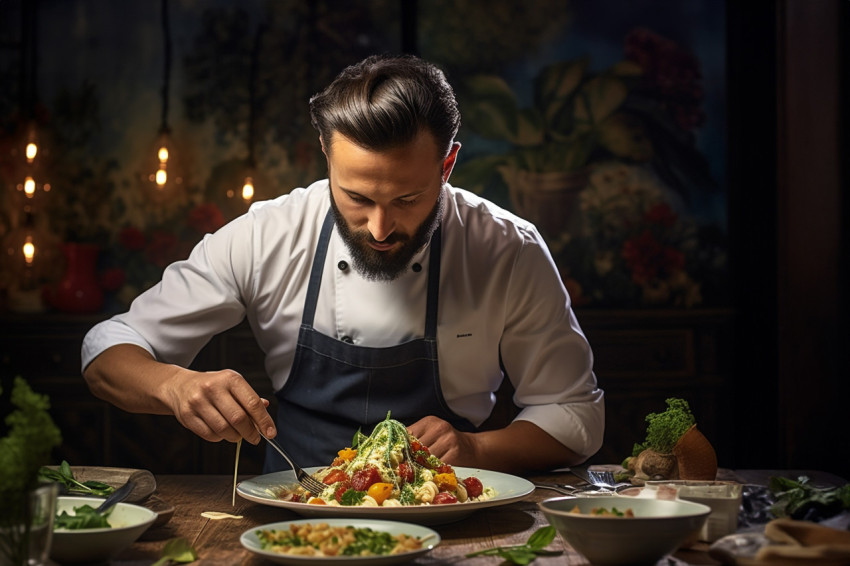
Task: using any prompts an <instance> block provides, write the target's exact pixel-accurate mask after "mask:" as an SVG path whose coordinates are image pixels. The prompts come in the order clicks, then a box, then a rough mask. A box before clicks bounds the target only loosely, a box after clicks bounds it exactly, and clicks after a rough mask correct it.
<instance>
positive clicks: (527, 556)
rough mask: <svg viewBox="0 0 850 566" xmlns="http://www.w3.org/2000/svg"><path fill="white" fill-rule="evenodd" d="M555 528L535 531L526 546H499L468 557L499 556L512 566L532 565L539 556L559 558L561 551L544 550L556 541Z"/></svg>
mask: <svg viewBox="0 0 850 566" xmlns="http://www.w3.org/2000/svg"><path fill="white" fill-rule="evenodd" d="M555 534H556V531H555V527H553V526H552V525H549V526H547V527H541V528H539V529H537V530H536V531H534V532H533V533H532V534H531V536H530V537H528V541H527V542H526V543H525V544H517V545H513V546H497V547H495V548H488V549H487V550H479V551H476V552H471V553H469V554H467V555H466V557H467V558H473V557H475V556H499V557H501V558H502V559H504V560H507V561H508V562H511V563H512V564H520V565H524V564H530V563H531V562H532V561H533V560H534V559H535V558H537V557H538V556H557V555H559V554H561V551H559V550H544V549H545V548H546V547H547V546H549V543H551V542H552V541H553V540H555Z"/></svg>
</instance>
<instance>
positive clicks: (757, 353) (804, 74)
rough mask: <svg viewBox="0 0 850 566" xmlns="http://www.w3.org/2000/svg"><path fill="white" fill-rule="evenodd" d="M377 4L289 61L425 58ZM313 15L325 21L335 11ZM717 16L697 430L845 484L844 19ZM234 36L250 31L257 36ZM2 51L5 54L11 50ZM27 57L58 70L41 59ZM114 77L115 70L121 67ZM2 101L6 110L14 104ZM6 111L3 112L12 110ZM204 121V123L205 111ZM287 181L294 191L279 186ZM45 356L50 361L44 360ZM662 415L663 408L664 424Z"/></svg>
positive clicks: (740, 458) (767, 7)
mask: <svg viewBox="0 0 850 566" xmlns="http://www.w3.org/2000/svg"><path fill="white" fill-rule="evenodd" d="M48 4H50V3H49V2H48ZM225 4H226V3H225ZM296 4H298V3H295V4H293V6H295V5H296ZM375 4H376V5H377V4H380V3H379V2H376V3H375ZM386 4H387V6H388V7H389V9H388V10H385V11H384V13H383V14H384V15H383V16H381V17H382V18H385V19H381V20H380V21H379V18H378V17H377V16H374V17H373V16H372V15H370V13H369V12H368V11H367V12H363V11H361V18H363V21H362V22H359V23H362V25H364V26H366V27H368V29H369V32H368V34H365V35H364V36H363V37H360V38H359V39H358V36H357V34H352V35H351V37H342V38H340V37H336V36H334V35H333V34H329V35H327V36H322V37H320V38H318V39H317V40H316V41H313V42H312V44H311V45H310V48H309V49H306V50H304V51H303V52H301V51H299V52H297V53H291V54H290V55H291V57H297V58H301V59H302V60H305V61H310V60H311V59H310V58H311V57H315V58H316V59H315V60H316V62H317V64H316V66H314V68H313V75H310V78H311V80H315V81H316V83H315V84H321V82H322V81H323V76H322V73H329V72H335V71H336V70H337V69H338V67H339V65H340V64H341V62H342V61H343V60H344V59H345V57H346V56H350V57H352V58H353V60H356V59H358V58H359V57H354V54H351V53H348V54H346V53H344V52H342V51H340V45H335V44H332V43H329V42H330V41H332V38H335V39H337V40H339V41H342V42H345V41H349V42H351V44H352V45H355V44H356V45H359V47H358V49H361V50H362V51H363V53H364V54H365V53H366V52H368V51H370V50H376V49H380V50H382V49H393V50H396V49H398V50H404V51H407V52H414V53H415V52H419V51H421V46H422V45H423V44H426V43H427V41H428V37H429V36H427V35H426V37H424V38H423V33H427V30H423V24H422V21H421V19H420V14H421V10H422V9H423V7H424V6H425V5H426V4H427V2H425V1H423V0H420V1H419V2H415V1H411V0H406V1H402V2H400V3H398V4H396V3H395V2H386ZM464 4H468V3H464ZM612 4H614V5H616V4H617V2H612ZM26 5H27V3H26V1H25V0H24V2H12V1H10V0H6V1H5V2H3V3H0V19H2V20H3V21H2V24H0V25H2V29H3V30H4V37H15V36H16V33H17V31H16V26H17V24H15V23H12V22H13V21H14V20H17V18H18V17H19V16H20V14H21V12H22V11H23V8H24V7H26ZM313 5H319V6H324V7H327V8H330V9H333V8H334V3H333V2H326V3H318V4H315V3H314V4H313ZM724 10H725V24H726V29H725V38H724V43H723V45H722V47H723V50H724V52H725V56H726V77H725V84H726V97H725V108H726V113H725V125H724V126H725V134H726V135H725V146H726V150H725V151H726V153H725V156H724V158H725V162H726V178H725V179H723V183H724V186H725V194H726V201H727V214H728V257H729V272H728V281H727V282H728V286H729V289H730V295H729V300H728V303H726V304H723V305H721V306H723V307H724V308H728V309H729V310H730V312H731V313H732V317H733V332H732V335H731V337H730V338H731V341H732V349H731V353H730V354H729V356H728V359H726V360H725V363H727V364H728V368H729V372H728V379H727V381H726V382H725V383H724V385H723V388H724V390H723V395H724V396H725V400H726V401H727V402H725V403H722V404H718V405H717V407H716V410H717V411H718V414H714V415H710V416H708V415H706V416H705V417H704V418H706V419H709V418H710V419H711V420H712V421H714V420H719V421H723V422H726V423H728V424H729V429H730V430H731V439H732V441H731V444H730V445H728V446H727V445H724V452H723V461H722V464H723V465H728V466H731V467H749V468H766V467H791V468H820V469H826V470H829V471H833V472H836V473H839V474H843V475H844V476H845V477H850V439H848V438H847V436H846V435H844V434H842V432H843V429H844V428H846V425H844V422H845V421H846V418H845V414H846V405H847V403H848V399H850V385H848V383H850V371H848V362H850V360H849V359H848V353H847V351H848V346H850V331H848V329H847V324H846V323H845V321H846V320H847V318H848V316H850V307H848V299H847V298H846V295H845V293H844V292H843V291H844V290H845V289H848V288H850V276H848V267H847V264H848V262H847V259H846V258H847V257H848V252H850V229H848V218H850V204H848V199H847V197H846V186H847V165H846V164H847V163H848V159H847V158H848V157H850V155H848V148H850V142H848V136H847V135H846V134H845V132H846V131H847V126H848V125H850V118H848V113H847V111H846V104H845V103H844V101H845V100H846V98H847V92H848V76H850V72H848V71H850V62H849V61H848V58H847V52H848V39H847V33H846V31H845V30H847V29H850V8H849V7H848V3H847V2H841V1H839V0H823V1H818V2H809V1H806V0H782V1H767V0H754V1H750V2H726V3H725V4H724ZM8 14H14V18H13V19H10V18H7V17H5V16H6V15H8ZM292 14H293V17H294V18H295V19H297V18H306V20H307V21H314V22H315V21H317V20H320V19H321V18H322V17H323V16H324V15H325V14H322V13H315V11H314V12H310V11H307V12H305V11H303V10H295V11H293V12H292ZM481 14H482V15H481V17H482V18H484V17H486V10H485V9H483V8H482V13H481ZM70 15H73V14H70ZM447 17H450V15H447ZM298 21H304V20H298ZM153 22H154V26H153V27H151V28H149V29H146V30H143V31H140V30H136V31H135V32H134V33H137V34H139V41H138V42H137V43H134V42H133V41H127V42H126V43H127V44H128V45H127V49H128V50H129V51H128V52H127V55H126V57H125V58H126V60H128V61H129V60H134V59H133V57H135V56H139V51H141V52H142V53H143V55H144V56H143V57H140V59H141V60H146V61H149V62H150V66H151V69H152V70H151V71H150V73H152V76H154V77H157V78H156V79H155V81H156V82H158V81H159V79H158V77H159V73H160V63H161V61H160V59H159V55H154V54H153V52H150V53H147V52H145V49H147V50H149V51H150V50H151V49H152V47H151V46H159V44H160V41H161V40H160V36H159V35H158V33H159V30H158V29H157V27H156V25H155V24H157V23H158V22H157V21H156V19H154V20H153ZM60 24H62V25H69V26H72V25H81V22H80V21H74V20H73V19H69V21H68V22H67V23H64V22H49V23H48V25H47V28H48V29H49V28H50V27H51V26H56V25H60ZM104 24H109V25H111V26H112V27H113V33H114V34H121V30H122V28H123V25H122V24H120V23H117V22H104ZM245 25H246V30H253V29H254V28H253V27H252V26H250V25H248V24H247V23H246V24H245ZM127 29H128V30H129V29H131V28H130V27H129V26H128V28H127ZM210 29H211V30H214V29H215V27H214V26H212V27H211V28H210ZM81 33H82V32H81ZM251 37H252V35H251V34H250V33H247V32H246V41H245V43H244V44H243V45H240V46H238V49H239V52H240V53H242V54H243V55H244V56H248V55H249V54H250V44H251V41H250V40H251ZM365 37H368V38H371V39H370V41H368V42H366V41H365V39H364V38H365ZM145 38H146V39H145ZM152 38H153V39H152ZM358 41H360V43H358ZM364 42H365V43H364ZM3 47H4V48H5V49H7V50H11V49H13V48H14V46H12V45H9V44H6V45H4V46H3ZM184 47H185V46H184ZM473 47H474V46H473ZM458 53H460V50H458ZM475 53H476V51H475V50H474V48H466V49H463V58H462V60H463V62H464V64H466V65H472V66H474V60H475V59H474V58H475ZM37 56H39V57H42V58H46V57H51V58H52V57H58V55H57V54H54V53H44V52H41V53H38V54H37ZM482 57H483V53H482ZM459 59H460V58H459ZM319 61H320V62H321V68H320V66H319V65H318V62H319ZM243 63H244V61H243ZM280 64H282V65H283V64H288V63H286V62H280ZM482 64H483V63H482ZM307 67H310V65H309V64H308V65H307ZM60 68H61V65H60ZM274 68H276V67H274ZM274 68H273V69H274ZM287 68H288V67H287ZM296 68H299V67H296ZM111 72H113V73H119V72H126V69H123V70H121V69H119V68H118V67H116V69H114V70H112V71H111ZM98 74H100V76H101V78H103V79H104V81H105V82H106V84H110V85H113V86H115V85H114V84H113V83H120V80H119V79H118V78H117V76H114V75H109V74H108V73H107V72H106V71H101V72H99V73H98V72H96V73H95V75H98ZM175 88H176V87H175ZM308 90H309V89H308ZM153 92H154V94H152V96H153V97H154V99H153V100H154V101H153V103H152V106H153V107H154V108H156V107H158V104H159V100H158V98H157V95H156V91H155V90H154V91H153ZM273 94H274V93H265V94H264V96H271V95H273ZM238 96H240V97H241V98H239V99H238V100H239V101H241V103H240V104H238V105H237V106H238V107H239V108H241V109H242V110H240V111H239V112H243V111H244V108H245V104H244V102H245V97H246V96H247V93H246V92H242V93H240V94H239V95H238ZM9 99H12V100H13V102H14V99H16V97H15V96H8V97H7V98H6V100H9ZM224 102H225V101H223V104H224ZM230 102H233V101H232V100H231V101H230ZM234 104H235V103H234ZM225 107H228V108H229V107H231V106H227V105H226V104H225V105H224V106H220V107H219V111H220V110H221V108H225ZM234 107H235V106H234ZM3 110H4V111H5V112H12V111H13V109H12V108H11V106H10V107H4V108H3ZM128 110H132V109H128ZM172 111H173V110H172ZM173 112H174V111H173ZM210 112H211V115H215V112H216V110H215V109H213V110H211V111H210ZM158 118H159V116H158V115H156V116H154V117H153V118H151V117H150V116H149V115H147V116H146V115H140V114H133V113H132V111H130V112H128V116H127V120H128V124H130V126H120V125H119V126H116V125H115V124H106V125H104V126H103V127H106V128H116V127H117V128H121V127H127V128H129V131H130V132H138V131H140V128H147V129H148V130H150V131H151V133H153V130H155V129H156V126H157V124H158ZM218 118H219V119H222V120H223V119H225V118H226V116H221V115H219V116H218ZM287 123H288V122H287ZM301 126H303V127H304V128H303V129H301V130H299V129H298V128H296V127H293V128H291V129H290V130H288V131H286V132H281V131H277V132H272V133H270V134H268V135H270V136H272V137H274V136H278V138H276V139H275V140H274V141H273V144H276V145H277V146H279V147H283V148H285V149H284V150H282V151H283V152H290V154H289V155H286V156H281V157H280V158H279V159H280V161H287V160H289V161H287V162H291V163H302V164H305V166H304V168H303V170H302V171H301V173H303V174H304V175H305V176H308V177H309V176H310V175H313V174H314V173H315V172H316V171H317V170H319V169H321V167H320V165H321V163H320V162H317V161H316V160H315V156H313V157H311V156H310V155H311V154H310V152H311V151H312V150H311V149H310V148H306V149H305V146H303V144H301V137H300V136H302V135H305V136H312V132H311V131H310V129H309V125H308V124H301ZM144 131H147V130H144ZM304 132H307V133H306V134H304ZM245 133H246V132H245V131H244V130H240V129H238V128H236V129H234V130H233V131H232V132H230V135H232V136H233V137H234V138H237V139H243V138H244V137H245ZM287 136H288V137H287ZM299 144H301V145H299ZM297 148H300V151H301V153H298V151H296V149H297ZM225 157H227V158H228V159H230V161H232V162H233V163H237V162H241V160H242V159H243V157H242V154H241V153H238V152H236V153H234V156H225ZM299 159H300V160H301V161H299ZM215 173H216V174H215V175H212V176H213V177H215V176H222V175H223V170H218V171H216V172H215ZM285 181H286V182H290V181H292V182H295V181H294V180H292V179H290V178H286V179H285ZM8 202H10V201H5V202H4V207H5V209H4V210H3V211H0V216H3V215H9V214H10V209H9V208H8ZM82 218H85V215H83V216H82ZM592 315H593V313H590V314H588V318H591V317H592ZM0 316H2V321H3V324H4V325H5V326H6V327H7V328H8V327H9V325H10V324H12V323H13V322H14V321H15V320H20V315H11V314H9V313H8V312H4V313H0ZM34 316H39V315H34ZM581 317H582V312H581V309H580V310H579V318H580V320H581ZM72 318H73V317H72ZM83 320H84V321H85V317H83ZM624 320H626V318H624ZM624 324H625V323H624ZM46 347H47V348H48V349H49V347H50V344H47V345H46ZM71 366H73V364H71ZM5 377H6V376H4V378H5ZM602 385H603V387H604V386H605V383H604V382H603V384H602ZM79 386H80V387H82V383H81V382H80V384H79ZM662 402H663V399H658V403H659V409H660V408H661V403H662Z"/></svg>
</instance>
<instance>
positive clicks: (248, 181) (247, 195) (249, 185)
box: [242, 177, 254, 202]
mask: <svg viewBox="0 0 850 566" xmlns="http://www.w3.org/2000/svg"><path fill="white" fill-rule="evenodd" d="M252 198H254V179H253V178H252V177H245V182H244V183H243V184H242V200H244V201H245V202H251V199H252Z"/></svg>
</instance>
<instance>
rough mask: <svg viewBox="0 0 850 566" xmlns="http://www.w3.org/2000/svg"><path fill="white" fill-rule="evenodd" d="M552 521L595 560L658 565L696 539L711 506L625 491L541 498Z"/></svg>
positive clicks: (609, 565) (608, 564) (603, 565)
mask: <svg viewBox="0 0 850 566" xmlns="http://www.w3.org/2000/svg"><path fill="white" fill-rule="evenodd" d="M538 506H539V507H540V510H541V511H542V512H543V514H544V515H545V516H546V519H547V520H548V521H549V523H550V524H551V525H552V526H554V527H555V528H556V529H557V530H558V532H559V533H560V534H561V536H562V537H563V538H564V540H566V541H567V543H569V545H570V546H572V547H573V548H574V549H575V550H576V551H578V552H579V553H581V554H582V555H584V557H585V558H587V559H588V560H589V561H590V562H591V563H592V564H596V565H600V566H617V565H621V564H655V563H657V562H658V561H659V560H661V559H662V558H664V557H665V556H667V555H668V554H670V553H672V552H674V551H675V550H676V549H677V548H679V547H680V546H683V545H685V544H687V543H689V542H693V541H695V540H696V536H697V534H698V533H699V530H700V529H701V528H702V526H703V524H704V523H705V521H706V519H707V518H708V515H709V513H711V509H710V508H709V507H708V506H707V505H702V504H701V503H694V502H691V501H681V500H661V499H640V498H634V497H626V496H622V495H605V496H598V495H593V496H590V495H589V496H585V497H572V496H570V497H555V498H552V499H546V500H544V501H541V502H540V503H538Z"/></svg>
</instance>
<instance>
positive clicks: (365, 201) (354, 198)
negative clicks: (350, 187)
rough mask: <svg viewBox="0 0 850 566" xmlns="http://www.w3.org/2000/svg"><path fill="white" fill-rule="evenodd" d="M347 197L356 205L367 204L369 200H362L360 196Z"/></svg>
mask: <svg viewBox="0 0 850 566" xmlns="http://www.w3.org/2000/svg"><path fill="white" fill-rule="evenodd" d="M348 197H349V198H350V199H351V200H352V201H354V202H356V203H360V204H363V203H367V202H369V199H367V198H364V197H360V196H357V195H348Z"/></svg>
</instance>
